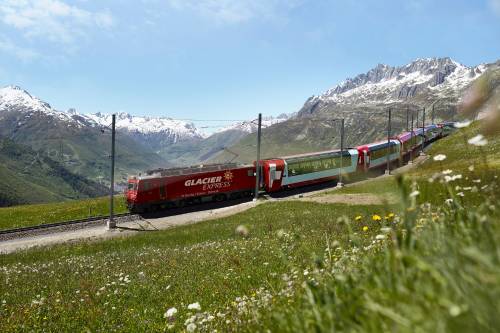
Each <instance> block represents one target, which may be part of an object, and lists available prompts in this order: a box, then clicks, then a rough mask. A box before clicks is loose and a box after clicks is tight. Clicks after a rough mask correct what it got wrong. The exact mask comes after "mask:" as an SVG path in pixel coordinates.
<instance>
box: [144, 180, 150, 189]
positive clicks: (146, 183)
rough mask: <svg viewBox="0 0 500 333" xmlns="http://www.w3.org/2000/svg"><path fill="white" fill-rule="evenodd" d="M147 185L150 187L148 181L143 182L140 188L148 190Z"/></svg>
mask: <svg viewBox="0 0 500 333" xmlns="http://www.w3.org/2000/svg"><path fill="white" fill-rule="evenodd" d="M149 187H150V186H149V182H143V184H142V189H143V190H144V191H148V190H149Z"/></svg>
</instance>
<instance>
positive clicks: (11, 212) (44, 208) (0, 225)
mask: <svg viewBox="0 0 500 333" xmlns="http://www.w3.org/2000/svg"><path fill="white" fill-rule="evenodd" d="M114 210H115V213H125V212H127V205H126V202H125V199H124V197H123V195H117V196H115V198H114ZM99 215H109V197H101V198H95V199H84V200H74V201H63V202H57V203H47V204H38V205H21V206H14V207H3V208H0V230H1V229H12V228H19V227H27V226H32V225H37V224H44V223H52V222H60V221H69V220H77V219H82V218H86V217H91V216H99Z"/></svg>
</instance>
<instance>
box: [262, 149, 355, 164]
mask: <svg viewBox="0 0 500 333" xmlns="http://www.w3.org/2000/svg"><path fill="white" fill-rule="evenodd" d="M350 149H356V148H352V147H346V148H344V153H346V152H347V153H349V150H350ZM331 153H340V149H334V150H324V151H317V152H314V153H304V154H296V155H289V156H281V157H274V158H265V159H262V160H261V161H266V160H275V159H282V160H288V159H294V158H303V157H309V156H318V155H327V154H331Z"/></svg>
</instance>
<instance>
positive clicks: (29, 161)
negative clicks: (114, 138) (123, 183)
mask: <svg viewBox="0 0 500 333" xmlns="http://www.w3.org/2000/svg"><path fill="white" fill-rule="evenodd" d="M0 183H1V186H0V207H1V206H10V205H17V204H24V203H41V202H50V201H61V200H66V199H78V198H89V197H96V196H102V195H105V194H107V193H108V189H107V188H106V187H105V186H103V185H100V184H98V183H96V182H93V181H90V180H88V179H86V178H84V177H82V176H80V175H76V174H74V173H72V172H70V171H69V170H68V169H67V168H65V167H64V166H62V165H61V164H60V163H58V162H56V161H53V160H52V159H50V158H48V157H47V156H44V155H43V154H40V153H38V152H35V151H34V150H32V149H31V148H29V147H25V146H21V145H18V144H16V143H14V142H13V141H12V140H9V139H5V138H1V137H0Z"/></svg>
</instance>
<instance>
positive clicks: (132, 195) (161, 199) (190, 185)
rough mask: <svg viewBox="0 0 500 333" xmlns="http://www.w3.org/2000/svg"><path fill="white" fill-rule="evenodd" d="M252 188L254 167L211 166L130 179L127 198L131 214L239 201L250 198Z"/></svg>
mask: <svg viewBox="0 0 500 333" xmlns="http://www.w3.org/2000/svg"><path fill="white" fill-rule="evenodd" d="M254 188H255V167H254V166H251V165H244V166H238V165H236V164H234V163H230V164H211V165H206V166H203V165H201V166H194V167H187V168H173V169H157V170H151V171H148V172H147V173H146V174H145V175H141V174H139V176H134V177H130V178H129V180H128V189H127V192H126V196H127V204H128V207H129V209H130V210H131V211H135V212H144V211H151V210H156V209H164V208H169V207H182V206H184V205H186V204H192V203H201V202H206V201H223V200H226V199H236V198H241V197H244V196H250V195H252V193H253V191H254Z"/></svg>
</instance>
